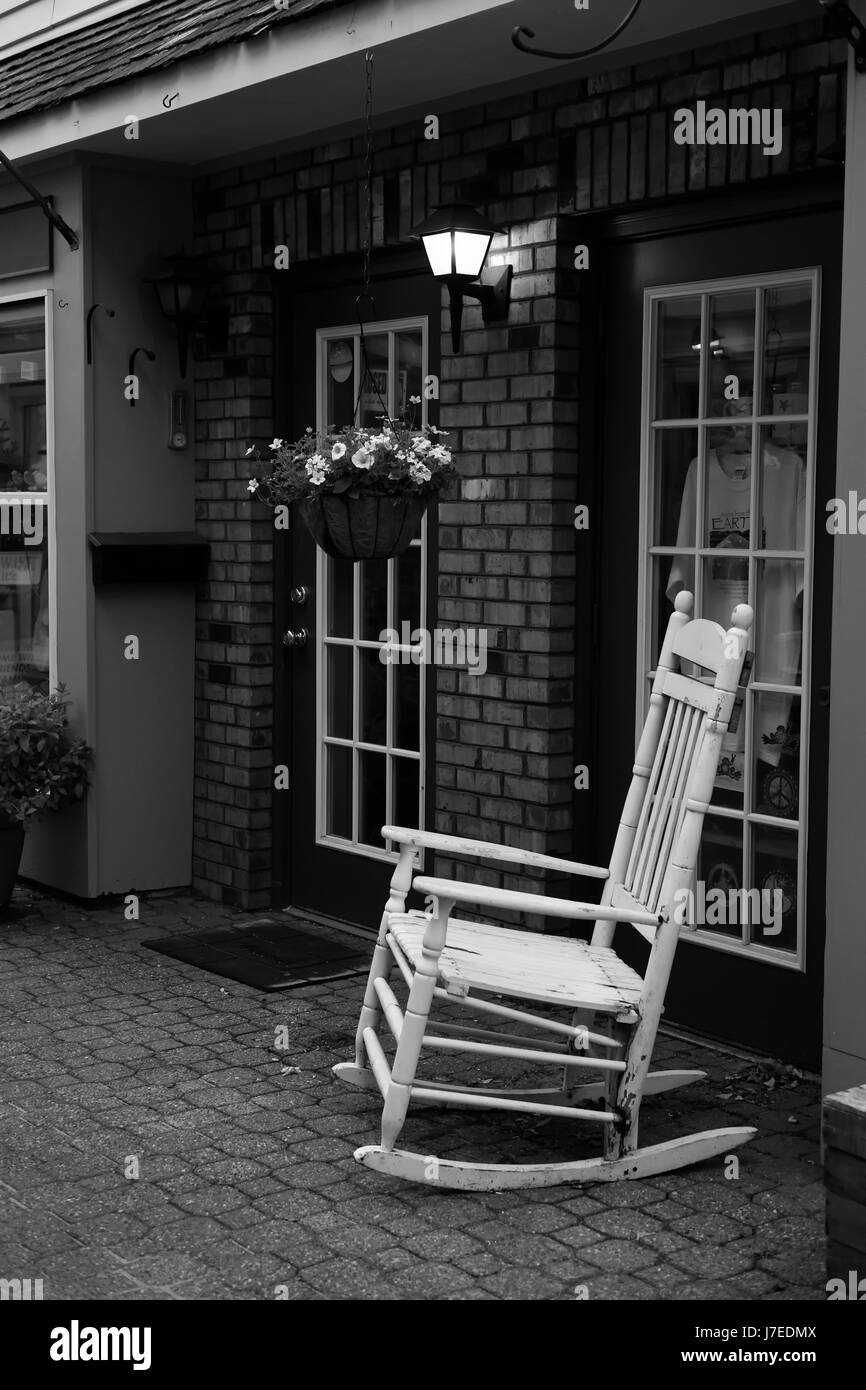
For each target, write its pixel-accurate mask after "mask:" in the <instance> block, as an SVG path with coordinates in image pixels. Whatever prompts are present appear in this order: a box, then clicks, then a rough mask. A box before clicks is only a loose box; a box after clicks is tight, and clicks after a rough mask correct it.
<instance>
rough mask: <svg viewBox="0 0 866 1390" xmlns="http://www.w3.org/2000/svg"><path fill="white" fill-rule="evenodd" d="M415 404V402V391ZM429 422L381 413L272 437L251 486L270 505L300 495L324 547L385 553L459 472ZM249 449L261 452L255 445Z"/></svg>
mask: <svg viewBox="0 0 866 1390" xmlns="http://www.w3.org/2000/svg"><path fill="white" fill-rule="evenodd" d="M411 399H412V404H413V405H415V404H418V403H419V401H418V398H417V397H413V398H411ZM441 434H442V431H441V430H438V429H436V428H435V426H433V425H422V426H421V427H420V428H415V426H413V424H412V423H411V420H410V421H409V422H408V423H407V422H403V421H401V422H398V423H394V422H393V421H391V420H386V421H385V422H384V423H383V424H382V425H381V427H379V428H375V429H373V428H367V427H363V426H357V425H351V426H349V427H347V428H346V429H342V430H331V431H328V432H326V433H323V434H318V435H317V434H315V433H314V432H313V430H312V429H308V430H307V431H306V433H305V434H304V435H302V437H301V438H300V439H299V440H297V441H296V442H295V443H294V444H289V443H287V442H286V441H285V440H282V439H275V440H274V442H273V443H272V444H271V446H270V447H271V452H272V454H273V455H274V467H273V472H272V473H271V475H270V477H269V478H265V479H251V481H250V484H249V491H250V492H251V493H253V494H255V496H257V497H259V498H261V500H262V501H264V502H268V503H269V504H270V505H271V506H274V507H276V506H280V505H282V506H286V505H288V504H290V503H293V502H297V503H298V510H299V512H300V515H301V519H302V521H303V522H304V524H305V526H306V527H307V529H308V530H309V532H310V534H311V536H312V537H313V540H314V541H315V542H316V544H317V545H318V546H319V547H320V548H321V549H322V550H324V551H325V553H326V554H328V555H331V556H333V557H335V558H339V559H345V560H352V561H358V560H383V559H388V558H390V557H392V556H394V555H400V554H402V552H403V551H405V550H407V549H408V548H409V546H410V545H411V543H412V540H413V539H414V537H415V536H416V535H417V533H418V527H419V525H420V523H421V518H422V517H423V515H424V513H425V511H426V510H427V507H428V506H429V505H430V502H431V500H432V499H433V498H434V497H435V496H437V495H438V494H439V493H440V492H441V491H442V490H443V489H444V488H445V487H447V486H448V484H449V483H450V482H451V480H452V478H454V476H455V474H456V470H455V467H454V463H453V461H452V458H451V452H450V450H449V449H447V448H446V447H445V445H444V444H442V443H441V442H440V439H439V438H438V436H440V435H441ZM247 454H248V455H250V454H252V455H254V456H255V457H256V458H261V455H260V454H259V451H258V449H256V448H251V449H248V450H247Z"/></svg>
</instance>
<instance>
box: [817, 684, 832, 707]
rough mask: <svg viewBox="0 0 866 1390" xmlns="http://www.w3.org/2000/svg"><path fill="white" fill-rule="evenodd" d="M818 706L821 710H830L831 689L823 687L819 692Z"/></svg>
mask: <svg viewBox="0 0 866 1390" xmlns="http://www.w3.org/2000/svg"><path fill="white" fill-rule="evenodd" d="M818 706H819V708H820V709H829V708H830V687H829V685H822V686H821V687H820V688H819V690H818Z"/></svg>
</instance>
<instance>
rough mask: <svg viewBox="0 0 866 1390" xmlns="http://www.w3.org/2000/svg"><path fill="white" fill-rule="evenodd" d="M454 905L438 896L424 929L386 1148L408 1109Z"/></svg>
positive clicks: (389, 1101)
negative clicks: (449, 919)
mask: <svg viewBox="0 0 866 1390" xmlns="http://www.w3.org/2000/svg"><path fill="white" fill-rule="evenodd" d="M453 908H454V902H453V900H452V901H448V900H447V899H445V898H439V899H438V901H435V904H434V911H433V915H432V916H431V918H430V920H429V922H428V924H427V927H426V929H425V931H424V940H423V942H422V945H421V960H420V961H419V963H418V967H417V969H416V971H415V976H414V979H413V980H412V987H411V989H410V990H409V1002H408V1003H407V1005H406V1012H405V1014H404V1015H403V1026H402V1028H401V1030H400V1039H399V1041H398V1043H397V1051H396V1053H395V1054H394V1064H393V1066H392V1068H391V1081H390V1084H389V1086H388V1089H387V1092H386V1095H385V1106H384V1109H383V1111H382V1148H383V1149H386V1150H388V1149H393V1147H394V1145H395V1143H396V1142H397V1138H398V1136H399V1134H400V1131H401V1129H402V1128H403V1123H404V1121H405V1119H406V1112H407V1110H408V1109H409V1101H410V1099H411V1095H412V1089H411V1088H412V1083H413V1082H414V1080H415V1072H416V1071H417V1069H418V1059H419V1057H420V1056H421V1046H422V1044H423V1041H424V1034H425V1032H426V1029H427V1020H428V1018H429V1017H430V1008H431V1005H432V1003H433V991H434V990H435V988H436V985H437V983H438V980H439V957H440V956H441V954H442V950H443V947H444V946H445V937H446V933H447V931H448V918H449V916H450V915H451V912H452V910H453Z"/></svg>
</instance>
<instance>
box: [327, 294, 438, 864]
mask: <svg viewBox="0 0 866 1390" xmlns="http://www.w3.org/2000/svg"><path fill="white" fill-rule="evenodd" d="M407 329H419V330H420V332H421V376H422V380H423V379H424V378H426V376H427V374H428V370H429V363H430V320H429V317H428V316H427V315H418V314H414V315H410V316H408V317H406V318H399V319H383V320H381V321H379V320H377V321H375V322H370V323H367V324H365V325H364V334H365V336H367V337H372V336H374V335H377V334H383V333H387V334H388V409H389V411H391V412H392V413H393V410H394V407H395V391H396V380H397V379H396V371H395V366H396V363H395V353H394V346H395V334H397V333H399V332H401V331H404V330H407ZM340 338H349V339H351V341H352V345H353V351H354V375H353V381H354V382H357V381H359V380H360V372H361V370H362V363H361V335H360V331H359V325H358V323H357V321H355V322H354V323H350V324H341V325H338V326H334V327H328V328H319V329H317V331H316V429H317V430H323V429H325V428H326V427H327V421H326V419H325V410H326V404H325V403H326V399H327V398H326V389H327V382H326V378H325V357H326V352H327V344H328V343H329V342H331V341H333V340H335V339H340ZM427 419H428V401H427V399H426V397H425V396H424V394H423V392H422V396H421V421H420V422H419V423H420V424H426V423H427ZM413 545H417V546H418V547H419V548H420V551H421V560H420V566H421V582H420V626H421V628H422V629H423V628H426V626H427V617H428V613H427V568H428V563H429V544H428V523H427V516H426V514H425V515H424V517H423V520H422V522H421V535H420V538H419V539H418V540H417V541H413ZM328 562H329V557H328V556H327V555H326V554H325V553H324V551H323V550H320V549H319V548H318V547H317V548H316V637H315V639H314V640H315V645H316V690H317V691H318V698H317V700H316V753H315V781H316V808H315V833H316V845H317V846H321V847H323V848H325V849H336V850H340V852H341V853H344V854H359V855H362V856H363V857H364V858H365V859H376V860H380V861H381V862H383V863H387V864H394V863H396V861H397V859H398V857H399V851H398V850H396V849H395V850H389V849H384V848H379V847H378V846H376V845H368V844H366V842H364V841H360V840H359V839H358V838H357V837H358V833H359V829H360V827H359V824H358V821H359V804H358V788H359V762H360V753H362V752H364V751H371V752H375V753H380V752H381V753H382V756H384V757H385V759H386V773H387V774H388V775H386V785H385V807H386V812H385V824H386V825H390V824H393V823H394V818H393V815H392V809H393V807H392V796H393V793H392V785H391V777H390V768H391V755H392V753H398V754H399V755H400V756H402V757H409V758H411V759H412V760H415V754H414V752H413V750H406V749H400V748H398V746H397V744H395V743H394V742H393V741H392V739H391V734H392V732H393V721H394V709H393V705H394V699H393V683H392V680H391V678H390V677H389V678H388V696H387V713H386V719H387V730H388V734H387V737H388V742H387V743H386V744H382V745H379V744H376V745H373V744H366V743H364V742H363V741H362V740H360V738H359V733H360V701H359V698H358V696H359V692H360V679H359V678H360V658H359V653H360V651H361V650H362V649H367V650H375V649H377V648H381V647H382V645H383V644H382V643H378V642H375V641H373V640H371V639H368V640H363V639H361V638H360V637H356V636H355V635H354V634H356V633H359V632H360V612H359V607H360V584H359V582H358V578H359V577H358V575H357V574H356V575H355V576H354V578H353V601H352V609H353V619H352V623H353V635H352V637H351V638H331V639H326V638H325V636H324V634H325V632H326V622H327V600H328V578H327V573H328V572H327V565H328ZM330 563H331V564H333V563H334V562H333V561H330ZM362 563H363V562H362ZM394 563H395V562H394V560H393V559H392V560H389V561H388V591H387V613H388V620H389V622H390V620H391V618H392V617H393V616H394V603H395V592H394V590H395V585H394V568H393V567H394ZM355 569H357V566H356V567H355ZM320 633H321V634H323V635H322V638H321V640H319V636H318V634H320ZM327 645H333V646H346V647H349V648H351V650H352V652H353V681H354V687H353V688H354V692H355V708H354V714H353V729H352V738H351V739H342V738H337V737H335V736H332V735H328V734H327V733H326V729H325V717H326V711H327V707H328V691H327V684H326V682H327V662H326V661H325V659H324V658H325V650H326V646H327ZM385 669H386V671H390V669H391V668H389V667H386V668H385ZM427 674H428V673H427V671H426V669H425V668H424V667H419V695H418V701H419V711H418V724H419V753H418V755H417V761H418V821H417V828H419V829H422V830H423V829H424V825H425V808H426V805H427V684H428V682H427ZM326 743H327V744H333V745H337V746H341V747H348V748H350V749H351V751H352V801H353V804H352V837H353V838H352V839H351V840H346V839H343V838H342V837H340V836H337V835H331V834H328V833H327V820H326V816H327V785H326V768H325V760H324V758H323V749H324V747H325V744H326ZM413 828H414V827H413Z"/></svg>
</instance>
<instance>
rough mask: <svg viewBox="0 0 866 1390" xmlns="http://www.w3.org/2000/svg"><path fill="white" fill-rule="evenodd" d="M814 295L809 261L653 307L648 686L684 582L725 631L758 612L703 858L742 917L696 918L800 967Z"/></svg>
mask: <svg viewBox="0 0 866 1390" xmlns="http://www.w3.org/2000/svg"><path fill="white" fill-rule="evenodd" d="M816 302H817V295H816V287H815V280H814V276H813V274H812V273H811V272H804V273H803V275H802V276H797V275H793V276H783V277H782V276H780V277H768V278H767V279H762V280H758V279H757V278H756V277H749V278H748V279H745V280H743V281H740V282H734V283H729V284H724V285H719V284H715V285H708V286H695V285H692V286H689V287H688V288H687V289H683V290H678V291H676V292H673V293H671V294H667V293H666V292H665V291H663V290H659V291H652V292H650V294H649V295H648V303H647V312H648V313H649V314H650V315H651V323H650V342H651V343H652V345H653V347H652V353H651V358H650V360H649V361H647V362H646V363H645V373H646V377H645V390H644V400H645V402H647V403H649V406H648V409H647V419H646V421H645V439H646V444H645V450H644V455H645V456H644V460H643V497H644V506H643V524H642V542H641V544H642V547H643V556H644V558H643V565H644V575H645V578H644V592H645V594H646V597H647V603H646V610H645V615H644V621H643V623H642V630H641V636H640V642H641V649H640V658H639V659H640V670H641V680H642V694H643V696H644V697H646V695H647V694H648V688H649V682H650V677H651V669H652V666H653V663H654V661H655V658H656V655H657V653H658V649H659V642H660V640H661V637H662V635H663V633H664V630H665V625H666V623H667V619H668V617H669V615H670V612H671V609H672V606H673V603H674V600H675V599H676V596H677V594H678V593H679V592H680V591H681V590H682V589H690V590H691V591H692V592H693V593H694V595H695V613H696V615H697V616H699V617H703V618H709V619H711V620H712V621H714V622H717V623H719V624H720V625H721V626H722V627H724V628H727V627H729V626H730V622H731V614H732V612H733V609H734V608H735V607H736V606H737V604H740V603H749V604H750V605H751V606H752V608H753V609H754V612H755V623H754V626H753V629H752V633H751V645H752V647H753V649H754V669H753V676H752V681H751V684H750V686H749V689H748V692H747V695H746V700H745V707H744V710H743V717H742V718H741V720H740V723H739V727H738V728H737V729H736V731H735V732H730V733H728V734H727V735H726V737H725V740H724V745H723V748H722V753H721V757H720V760H719V764H718V769H717V773H716V782H715V789H714V794H713V799H712V808H711V814H710V815H708V816H707V818H706V822H705V827H704V835H703V841H702V845H701V854H700V861H699V865H698V876H699V877H700V878H701V879H702V880H703V883H704V891H705V893H708V892H709V891H710V890H711V889H718V888H721V889H723V890H725V891H726V892H728V891H729V890H736V891H737V893H739V894H740V895H741V899H740V900H741V903H742V906H743V911H742V913H741V914H740V915H738V916H737V917H736V918H735V919H734V920H731V918H730V916H728V917H727V918H726V919H725V920H724V921H718V922H710V921H707V922H699V923H696V925H697V926H698V927H699V930H700V933H701V936H702V938H703V939H704V940H707V941H709V942H711V943H712V944H714V945H717V946H721V947H722V948H723V949H735V950H737V951H741V952H743V953H746V954H754V953H755V952H759V953H762V954H766V953H767V952H769V953H771V954H773V955H775V956H777V958H779V959H781V958H783V957H784V958H785V959H786V960H787V962H788V963H792V964H796V963H798V962H801V961H802V936H803V932H802V927H803V923H802V903H803V901H804V878H805V861H806V854H805V846H806V824H805V813H806V808H805V799H804V797H803V796H802V795H801V786H803V785H804V783H805V773H806V751H807V749H806V744H807V739H806V738H805V737H801V730H802V731H804V733H805V731H806V730H807V729H808V709H807V704H808V689H809V680H808V634H809V611H808V609H809V584H810V573H811V555H810V553H809V548H808V546H807V537H808V536H809V534H810V525H809V517H810V515H811V492H812V476H813V472H814V466H813V462H814V461H813V458H812V453H811V450H812V447H813V445H812V440H813V435H814V429H813V413H814V399H813V396H814V386H813V382H814V367H815V362H814V357H815V347H814V343H815V333H816V315H815V305H816ZM653 403H654V408H653ZM645 707H646V706H645V698H644V703H642V708H641V718H642V717H643V710H644V709H645ZM755 889H757V890H758V893H759V894H761V895H769V896H762V897H761V898H759V897H758V895H757V894H754V893H753V890H755ZM743 890H745V892H743ZM746 894H752V897H751V899H750V900H749V903H747V902H746ZM696 900H697V901H700V900H702V899H701V895H700V893H698V894H697V895H696ZM758 904H760V908H761V912H762V913H763V916H764V918H766V917H769V919H770V920H769V921H768V920H763V918H762V919H760V920H759V919H758V918H757V915H756V913H757V905H758ZM770 909H772V911H771V910H770Z"/></svg>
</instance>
